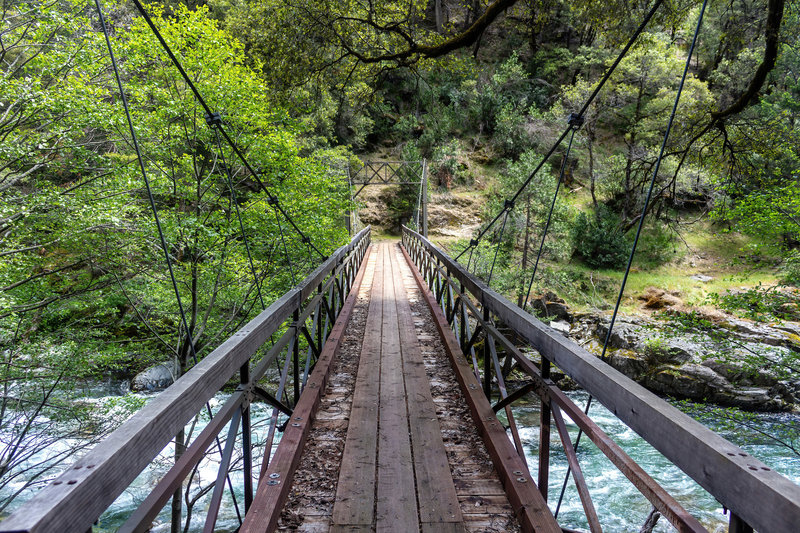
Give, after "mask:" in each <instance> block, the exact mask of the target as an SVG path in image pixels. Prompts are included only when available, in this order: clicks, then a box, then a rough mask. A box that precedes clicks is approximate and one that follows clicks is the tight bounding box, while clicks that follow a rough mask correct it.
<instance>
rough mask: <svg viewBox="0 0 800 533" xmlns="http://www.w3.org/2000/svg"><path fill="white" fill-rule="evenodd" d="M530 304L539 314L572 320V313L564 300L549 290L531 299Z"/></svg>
mask: <svg viewBox="0 0 800 533" xmlns="http://www.w3.org/2000/svg"><path fill="white" fill-rule="evenodd" d="M530 304H531V307H533V309H535V310H536V312H537V313H538V314H539V315H540V316H543V317H545V318H552V319H554V320H562V321H565V322H572V313H570V311H569V307H568V306H567V304H566V302H565V301H564V300H563V299H562V298H559V297H558V296H556V294H555V293H553V292H551V291H547V292H545V293H544V294H542V295H541V296H538V297H536V298H534V299H531V300H530Z"/></svg>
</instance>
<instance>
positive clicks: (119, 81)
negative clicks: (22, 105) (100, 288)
mask: <svg viewBox="0 0 800 533" xmlns="http://www.w3.org/2000/svg"><path fill="white" fill-rule="evenodd" d="M95 6H96V7H97V16H98V18H99V19H100V25H101V26H102V27H103V35H104V37H105V40H106V46H107V47H108V55H109V58H110V60H111V66H112V67H113V69H114V77H115V79H116V81H117V88H118V89H119V94H120V99H121V101H122V108H123V109H124V111H125V118H126V120H127V122H128V128H129V130H130V132H131V143H132V144H133V147H134V149H135V151H136V159H137V161H138V162H139V169H140V170H141V173H142V178H143V179H144V183H145V188H146V189H147V198H148V200H149V202H150V207H151V209H152V211H153V219H154V220H155V224H156V228H157V230H158V237H159V240H160V242H161V249H162V251H163V252H164V260H165V261H166V263H167V270H168V271H169V276H170V280H171V281H172V288H173V290H174V291H175V299H176V300H177V304H178V310H179V312H180V315H181V324H182V325H183V328H184V330H185V331H186V340H187V342H188V345H189V353H190V354H191V356H192V360H193V361H194V363H195V364H197V352H196V351H195V344H194V339H193V338H192V331H191V329H189V323H188V321H187V319H186V312H185V310H184V308H183V302H182V300H181V294H180V291H179V290H178V281H177V279H176V277H175V271H174V269H173V266H172V257H171V256H170V254H169V247H168V246H167V240H166V237H165V236H164V230H163V228H162V226H161V219H160V217H159V216H158V208H157V206H156V201H155V197H154V196H153V189H152V186H151V184H150V178H149V177H148V176H147V169H146V167H145V164H144V159H143V157H142V151H141V147H140V145H139V139H138V136H137V135H136V128H134V126H133V118H132V117H131V112H130V108H129V106H128V98H127V96H126V95H125V89H124V87H123V85H122V76H121V75H120V73H119V67H118V65H117V59H116V56H115V55H114V48H113V47H112V46H111V37H110V36H109V33H108V27H107V25H106V20H105V16H104V15H103V8H102V6H101V5H100V0H95ZM206 411H207V412H208V415H209V417H211V416H212V412H211V406H210V405H209V404H208V402H206ZM215 440H216V443H217V450H218V452H219V454H220V457H222V455H223V453H222V445H221V444H220V442H219V437H216V438H215ZM225 479H226V480H227V482H228V488H229V489H230V493H231V499H232V500H233V505H234V508H235V509H236V516H237V518H238V519H239V523H240V524H241V523H242V516H241V513H240V512H239V504H238V503H237V501H236V494H235V493H234V491H233V484H232V483H231V479H230V476H229V475H228V474H227V473H226V475H225Z"/></svg>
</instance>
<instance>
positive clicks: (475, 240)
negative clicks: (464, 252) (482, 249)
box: [469, 239, 478, 246]
mask: <svg viewBox="0 0 800 533" xmlns="http://www.w3.org/2000/svg"><path fill="white" fill-rule="evenodd" d="M469 245H470V246H478V239H472V240H470V241H469Z"/></svg>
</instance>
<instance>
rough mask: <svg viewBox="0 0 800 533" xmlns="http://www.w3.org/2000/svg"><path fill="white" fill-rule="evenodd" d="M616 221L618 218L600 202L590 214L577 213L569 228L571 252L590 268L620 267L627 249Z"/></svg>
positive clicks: (625, 260)
mask: <svg viewBox="0 0 800 533" xmlns="http://www.w3.org/2000/svg"><path fill="white" fill-rule="evenodd" d="M619 224H620V221H619V218H618V217H617V216H616V215H614V213H613V212H611V211H610V210H609V209H608V208H606V207H605V206H602V205H601V206H600V207H599V209H598V210H597V212H596V213H595V214H594V216H590V215H587V214H586V213H580V214H579V215H578V218H577V219H576V220H575V225H574V226H573V229H572V240H573V244H574V246H575V255H577V256H578V257H580V258H581V259H582V260H583V261H584V262H585V263H586V264H587V265H589V266H591V267H595V268H617V269H618V268H623V267H624V266H625V264H626V262H627V259H628V254H629V253H630V252H629V245H628V242H627V240H626V239H625V235H624V234H623V233H622V231H621V230H620V229H619Z"/></svg>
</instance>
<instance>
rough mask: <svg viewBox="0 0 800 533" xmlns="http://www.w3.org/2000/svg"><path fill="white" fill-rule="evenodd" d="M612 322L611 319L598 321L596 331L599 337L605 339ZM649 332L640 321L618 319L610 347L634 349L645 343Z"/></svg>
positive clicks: (609, 343) (609, 342)
mask: <svg viewBox="0 0 800 533" xmlns="http://www.w3.org/2000/svg"><path fill="white" fill-rule="evenodd" d="M610 323H611V322H610V321H601V322H598V324H597V327H596V328H595V331H594V334H595V335H596V336H597V338H599V339H603V340H605V338H606V335H607V334H608V326H609V324H610ZM647 333H648V332H647V330H646V329H645V328H643V327H642V326H640V325H639V324H638V323H629V322H628V323H626V322H622V321H617V323H616V324H614V330H613V331H612V332H611V338H610V339H609V341H608V346H609V347H610V348H619V349H623V350H632V349H634V348H636V347H637V346H641V345H642V344H643V343H644V339H645V338H646V337H647Z"/></svg>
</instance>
